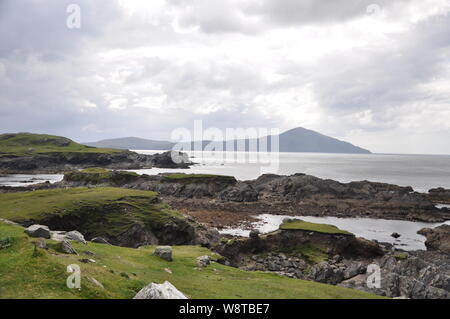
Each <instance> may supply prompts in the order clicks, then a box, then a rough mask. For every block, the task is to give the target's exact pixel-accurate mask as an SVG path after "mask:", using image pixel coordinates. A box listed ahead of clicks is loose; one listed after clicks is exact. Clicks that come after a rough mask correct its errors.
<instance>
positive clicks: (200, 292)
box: [0, 222, 379, 299]
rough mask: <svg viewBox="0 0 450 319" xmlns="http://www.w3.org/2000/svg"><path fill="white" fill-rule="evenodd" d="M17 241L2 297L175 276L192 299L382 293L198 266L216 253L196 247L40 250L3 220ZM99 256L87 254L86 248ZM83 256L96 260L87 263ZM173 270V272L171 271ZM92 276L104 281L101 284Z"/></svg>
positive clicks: (1, 227) (118, 288)
mask: <svg viewBox="0 0 450 319" xmlns="http://www.w3.org/2000/svg"><path fill="white" fill-rule="evenodd" d="M2 239H3V240H4V239H9V240H10V241H11V242H12V245H11V246H10V247H8V248H4V249H0V298H132V297H133V296H134V295H135V294H136V292H137V291H139V290H140V289H141V288H142V287H144V286H145V285H147V284H149V283H151V282H156V283H162V282H164V281H165V280H168V281H170V282H171V283H172V284H173V285H175V287H177V288H178V289H179V290H180V291H181V292H183V293H184V294H186V295H187V296H188V297H190V298H209V299H214V298H285V299H297V298H339V299H342V298H379V297H378V296H375V295H371V294H367V293H364V292H361V291H357V290H352V289H346V288H342V287H336V286H330V285H325V284H319V283H315V282H309V281H303V280H297V279H291V278H287V277H282V276H279V275H276V274H269V273H262V272H246V271H242V270H239V269H236V268H231V267H226V266H223V265H221V264H218V263H212V264H211V265H210V266H208V267H207V268H203V269H198V268H197V267H196V257H198V256H201V255H212V256H213V257H214V255H213V254H212V253H211V252H210V251H209V250H207V249H205V248H201V247H194V246H176V247H174V255H173V257H174V261H173V262H166V261H164V260H161V259H159V258H158V257H155V256H153V255H152V253H153V251H154V247H145V248H141V249H131V248H122V247H116V246H108V245H102V244H94V243H88V245H83V244H78V243H73V246H74V247H75V249H77V251H78V252H79V253H80V256H75V255H64V254H61V253H59V252H58V244H57V243H56V242H53V241H51V240H47V245H48V247H49V250H48V251H45V250H41V249H39V250H38V251H37V252H35V251H34V244H33V241H34V239H32V238H29V237H28V236H27V235H25V234H24V232H23V229H22V228H20V227H18V226H12V225H6V224H3V223H1V222H0V241H1V240H2ZM87 250H89V251H91V252H93V253H94V255H93V256H89V257H86V256H83V251H87ZM80 258H92V259H94V260H95V261H96V262H95V263H91V264H84V263H81V262H80V261H79V259H80ZM70 264H78V265H79V266H80V267H81V289H80V290H77V289H69V288H67V287H66V278H67V276H68V275H69V274H68V273H67V272H66V267H67V266H68V265H70ZM170 272H171V273H170ZM91 278H95V279H96V280H97V281H99V282H100V283H102V284H103V286H104V289H103V288H101V287H98V286H97V285H95V284H94V283H93V281H92V279H91Z"/></svg>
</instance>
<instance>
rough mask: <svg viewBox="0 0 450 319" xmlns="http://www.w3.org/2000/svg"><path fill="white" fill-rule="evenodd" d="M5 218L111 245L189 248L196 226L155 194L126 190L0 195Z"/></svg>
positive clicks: (0, 214)
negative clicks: (102, 239) (183, 245)
mask: <svg viewBox="0 0 450 319" xmlns="http://www.w3.org/2000/svg"><path fill="white" fill-rule="evenodd" d="M0 218H4V219H8V220H12V221H14V222H18V223H21V224H24V225H30V224H35V223H37V224H43V225H47V226H49V227H50V229H53V230H65V231H71V230H74V229H76V230H78V231H80V232H81V233H83V234H84V235H85V236H86V237H87V238H88V239H91V238H93V237H98V236H101V237H104V238H106V239H108V240H109V241H110V242H111V243H113V244H117V245H121V246H130V247H137V246H139V245H142V244H149V243H152V244H157V243H158V244H188V243H190V242H192V241H193V240H194V238H195V228H194V226H192V225H191V224H189V223H188V222H187V221H186V219H185V218H184V217H183V216H181V215H180V214H179V213H178V212H176V211H174V210H172V209H170V207H169V206H168V205H166V204H164V203H160V202H159V201H158V198H157V195H156V193H154V192H148V191H140V190H127V189H121V188H106V187H98V188H70V189H50V190H39V191H34V192H25V193H22V192H19V193H6V194H0Z"/></svg>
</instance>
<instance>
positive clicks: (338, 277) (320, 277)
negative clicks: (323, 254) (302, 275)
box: [308, 261, 344, 285]
mask: <svg viewBox="0 0 450 319" xmlns="http://www.w3.org/2000/svg"><path fill="white" fill-rule="evenodd" d="M308 277H309V278H310V279H312V280H314V281H318V282H322V283H327V284H332V285H336V284H338V283H340V282H342V281H343V280H344V273H343V272H342V270H340V269H339V268H333V267H332V266H331V265H330V264H329V263H327V262H326V261H323V262H321V263H319V264H317V265H315V266H314V267H312V269H311V273H310V274H309V276H308Z"/></svg>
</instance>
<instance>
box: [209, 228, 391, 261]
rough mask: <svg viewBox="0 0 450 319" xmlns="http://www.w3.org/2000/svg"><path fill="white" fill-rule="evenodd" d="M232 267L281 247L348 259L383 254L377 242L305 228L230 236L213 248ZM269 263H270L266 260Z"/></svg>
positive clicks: (281, 248)
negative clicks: (233, 237) (227, 239)
mask: <svg viewBox="0 0 450 319" xmlns="http://www.w3.org/2000/svg"><path fill="white" fill-rule="evenodd" d="M213 248H214V250H215V251H217V252H218V253H219V254H220V255H222V256H224V257H226V258H227V260H228V261H229V262H230V263H231V265H233V266H235V267H242V266H247V265H249V264H254V262H252V260H251V259H252V258H251V256H252V255H261V254H264V253H270V252H274V251H280V250H286V249H288V250H291V251H293V252H296V251H300V252H301V251H303V250H304V249H305V248H306V249H314V250H315V251H317V252H320V253H322V254H325V255H331V256H334V255H340V256H343V257H345V258H348V259H355V258H362V259H367V258H374V257H377V256H382V255H383V254H384V252H383V249H382V248H381V247H380V246H379V245H378V244H376V243H374V242H371V241H369V240H366V239H363V238H356V237H355V236H354V235H345V234H325V233H318V232H312V231H305V230H278V231H275V232H272V233H268V234H264V235H260V236H258V237H253V238H240V239H231V240H229V241H226V242H223V243H221V244H219V245H217V246H215V247H213ZM268 264H270V262H269V263H268Z"/></svg>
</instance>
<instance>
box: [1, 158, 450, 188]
mask: <svg viewBox="0 0 450 319" xmlns="http://www.w3.org/2000/svg"><path fill="white" fill-rule="evenodd" d="M136 152H138V153H142V154H155V153H161V151H136ZM189 154H190V156H192V158H191V160H192V161H193V162H196V163H199V164H198V165H195V166H193V167H191V169H189V170H179V169H176V170H174V169H158V168H153V169H148V170H137V171H136V172H138V173H140V174H144V173H145V174H159V173H162V172H189V173H205V174H221V175H231V176H235V177H236V178H237V179H239V180H250V179H255V178H257V177H258V176H260V175H261V174H263V173H274V174H280V175H290V174H295V173H306V174H310V175H314V176H317V177H321V178H328V179H334V180H337V181H340V182H351V181H360V180H370V181H377V182H386V183H392V184H397V185H402V186H412V187H413V188H414V189H415V190H416V191H419V192H426V191H428V190H429V189H430V188H434V187H444V188H449V189H450V156H444V155H442V156H439V155H385V154H369V155H365V154H354V155H353V154H318V153H279V154H278V153H277V154H260V155H259V156H260V158H254V157H256V156H258V155H257V154H251V155H249V154H244V153H237V155H236V154H233V153H226V152H216V153H214V154H211V153H206V152H203V153H201V152H190V153H189ZM237 157H239V158H237ZM261 162H262V163H261ZM61 179H62V176H61V175H9V176H0V185H8V186H24V185H29V184H33V183H37V182H43V181H46V180H49V181H51V182H55V181H58V180H61Z"/></svg>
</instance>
